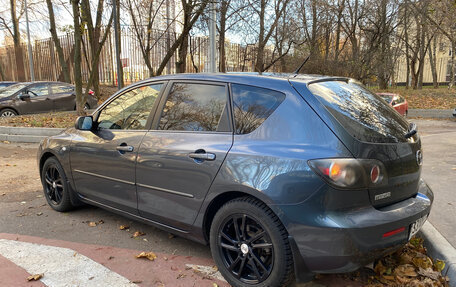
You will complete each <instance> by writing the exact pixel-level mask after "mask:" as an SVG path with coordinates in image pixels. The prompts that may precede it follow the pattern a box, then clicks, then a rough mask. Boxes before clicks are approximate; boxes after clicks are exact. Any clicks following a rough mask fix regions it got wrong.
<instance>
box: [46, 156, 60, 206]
mask: <svg viewBox="0 0 456 287" xmlns="http://www.w3.org/2000/svg"><path fill="white" fill-rule="evenodd" d="M44 180H45V187H44V188H45V192H46V194H47V197H48V198H49V200H50V201H51V202H52V204H54V205H59V204H60V203H61V202H62V198H63V180H62V176H61V175H60V173H59V171H58V169H57V167H56V166H55V164H52V165H49V166H48V167H47V169H46V171H45V174H44Z"/></svg>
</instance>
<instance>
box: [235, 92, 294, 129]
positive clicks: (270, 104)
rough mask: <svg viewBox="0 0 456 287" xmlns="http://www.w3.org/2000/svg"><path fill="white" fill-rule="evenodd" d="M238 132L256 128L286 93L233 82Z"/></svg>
mask: <svg viewBox="0 0 456 287" xmlns="http://www.w3.org/2000/svg"><path fill="white" fill-rule="evenodd" d="M231 91H232V95H233V105H234V107H233V109H234V123H235V131H236V134H248V133H251V132H252V131H254V130H256V129H257V128H258V127H259V126H260V125H261V124H262V123H263V122H264V121H265V120H266V119H267V118H268V117H269V116H270V115H271V114H272V113H273V112H274V110H275V109H277V107H278V106H279V105H280V103H282V102H283V100H284V99H285V94H283V93H280V92H277V91H273V90H269V89H264V88H258V87H253V86H247V85H239V84H232V85H231Z"/></svg>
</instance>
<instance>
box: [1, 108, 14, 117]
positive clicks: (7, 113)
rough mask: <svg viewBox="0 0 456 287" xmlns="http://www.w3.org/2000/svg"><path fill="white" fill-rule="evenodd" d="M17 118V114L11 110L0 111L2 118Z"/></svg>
mask: <svg viewBox="0 0 456 287" xmlns="http://www.w3.org/2000/svg"><path fill="white" fill-rule="evenodd" d="M14 116H17V112H16V111H15V110H13V109H3V110H1V111H0V117H2V118H10V117H14Z"/></svg>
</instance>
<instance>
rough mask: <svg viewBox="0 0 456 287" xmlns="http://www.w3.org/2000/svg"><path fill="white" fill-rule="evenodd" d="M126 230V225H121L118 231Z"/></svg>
mask: <svg viewBox="0 0 456 287" xmlns="http://www.w3.org/2000/svg"><path fill="white" fill-rule="evenodd" d="M128 228H130V226H128V225H121V226H119V229H120V230H125V229H128Z"/></svg>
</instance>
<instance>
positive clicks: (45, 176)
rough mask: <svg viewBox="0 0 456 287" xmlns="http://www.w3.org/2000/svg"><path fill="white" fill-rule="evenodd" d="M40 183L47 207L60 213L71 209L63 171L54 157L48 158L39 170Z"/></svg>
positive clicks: (66, 181)
mask: <svg viewBox="0 0 456 287" xmlns="http://www.w3.org/2000/svg"><path fill="white" fill-rule="evenodd" d="M41 183H42V184H43V190H44V196H45V197H46V200H47V202H48V204H49V206H51V207H52V208H53V209H54V210H56V211H60V212H64V211H69V210H71V209H73V205H72V204H71V198H70V189H69V185H68V180H67V177H66V174H65V171H64V170H63V167H62V165H61V164H60V163H59V161H58V160H57V159H56V158H55V157H50V158H48V159H47V160H46V162H45V163H44V165H43V168H42V170H41Z"/></svg>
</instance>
